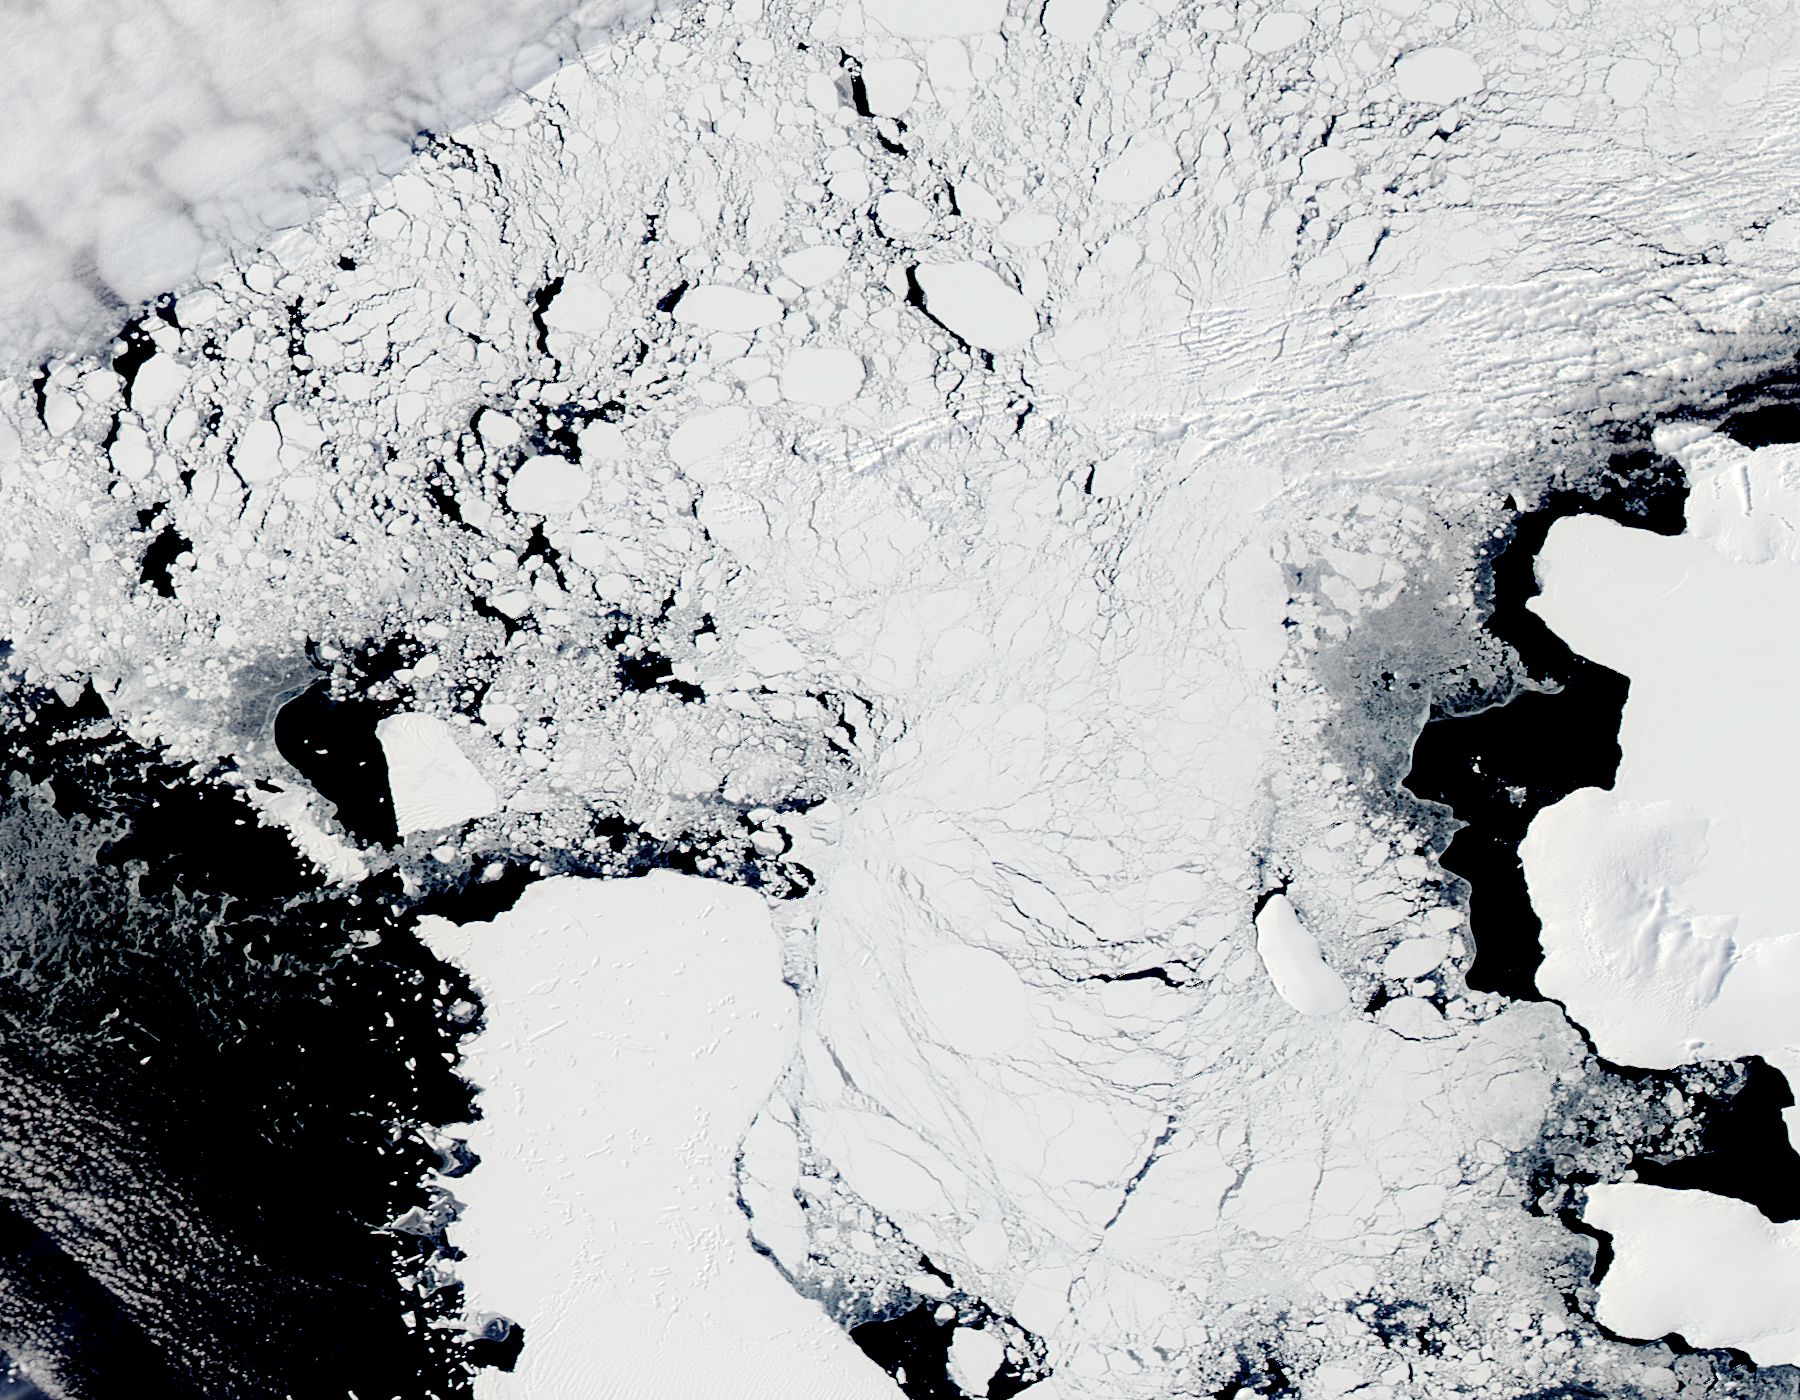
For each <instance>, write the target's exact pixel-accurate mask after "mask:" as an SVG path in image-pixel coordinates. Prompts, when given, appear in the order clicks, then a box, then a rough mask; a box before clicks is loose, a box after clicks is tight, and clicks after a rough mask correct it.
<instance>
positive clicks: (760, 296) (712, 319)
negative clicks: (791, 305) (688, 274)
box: [675, 285, 781, 334]
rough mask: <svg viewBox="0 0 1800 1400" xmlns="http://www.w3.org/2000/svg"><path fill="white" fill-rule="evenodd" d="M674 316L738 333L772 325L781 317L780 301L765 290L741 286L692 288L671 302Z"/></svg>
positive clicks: (706, 327) (707, 327) (705, 327)
mask: <svg viewBox="0 0 1800 1400" xmlns="http://www.w3.org/2000/svg"><path fill="white" fill-rule="evenodd" d="M675 319H676V320H677V321H679V322H681V323H682V325H684V326H698V327H700V328H701V329H702V330H708V331H735V332H738V333H740V334H741V333H744V332H748V331H754V330H761V329H762V328H763V327H764V326H772V325H774V324H775V323H776V322H777V321H779V320H780V319H781V303H780V302H779V301H777V300H776V299H775V298H774V297H772V296H770V295H769V294H768V293H767V292H747V291H745V290H744V289H743V288H742V287H720V286H711V285H709V286H704V287H694V288H691V289H690V290H688V291H686V292H683V293H682V296H681V300H680V301H678V302H676V303H675Z"/></svg>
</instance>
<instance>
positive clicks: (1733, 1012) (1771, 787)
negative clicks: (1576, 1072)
mask: <svg viewBox="0 0 1800 1400" xmlns="http://www.w3.org/2000/svg"><path fill="white" fill-rule="evenodd" d="M1679 457H1680V460H1681V462H1682V465H1683V466H1684V467H1685V468H1686V469H1687V472H1688V474H1689V478H1690V480H1691V483H1692V489H1693V494H1692V496H1691V497H1690V499H1689V503H1688V527H1687V530H1686V531H1685V533H1683V534H1681V535H1679V536H1675V537H1672V538H1670V537H1663V536H1659V535H1654V534H1651V533H1649V532H1647V531H1643V530H1633V529H1629V528H1626V527H1624V526H1621V525H1617V524H1614V523H1612V522H1611V521H1607V520H1601V519H1599V518H1597V517H1594V516H1576V517H1572V518H1570V519H1566V520H1563V521H1559V522H1558V523H1557V525H1556V526H1555V527H1554V528H1553V529H1552V530H1551V532H1550V537H1549V539H1548V540H1547V541H1546V543H1545V545H1544V548H1543V551H1542V552H1541V554H1540V555H1539V557H1538V565H1537V568H1538V577H1539V579H1540V580H1541V582H1542V585H1543V592H1542V594H1541V596H1540V597H1538V598H1537V599H1536V600H1534V601H1533V603H1532V607H1533V608H1534V610H1535V611H1537V612H1538V613H1539V614H1540V615H1541V616H1542V617H1543V618H1544V620H1545V621H1546V622H1547V623H1548V624H1549V625H1550V626H1551V627H1552V628H1553V629H1554V630H1555V631H1556V633H1557V634H1558V635H1559V636H1560V637H1562V638H1563V639H1564V640H1565V641H1566V642H1568V643H1569V645H1570V646H1572V647H1573V648H1575V650H1576V651H1578V652H1580V653H1581V654H1582V655H1584V656H1587V657H1590V658H1592V659H1593V660H1595V661H1599V662H1601V663H1602V664H1604V665H1607V666H1610V667H1612V668H1614V669H1615V670H1618V671H1621V672H1623V673H1624V674H1625V675H1626V676H1628V677H1629V678H1630V681H1631V692H1630V697H1629V699H1628V700H1627V702H1626V705H1625V713H1624V717H1623V720H1622V722H1621V725H1620V733H1619V741H1620V746H1621V748H1622V750H1623V753H1624V757H1623V761H1622V762H1621V764H1620V766H1619V775H1618V780H1617V783H1616V785H1615V786H1614V787H1613V789H1612V790H1611V791H1601V790H1599V789H1595V788H1584V789H1582V790H1580V791H1577V792H1575V793H1572V794H1570V795H1569V796H1568V797H1567V798H1565V799H1564V800H1563V801H1561V802H1559V803H1557V804H1555V805H1554V806H1552V807H1549V808H1547V809H1545V810H1544V811H1543V812H1542V813H1540V814H1539V816H1538V817H1537V819H1536V820H1535V821H1534V822H1533V823H1532V825H1531V829H1530V832H1529V833H1528V835H1527V836H1526V839H1525V841H1524V842H1523V844H1522V845H1521V847H1520V857H1521V860H1522V861H1523V863H1524V867H1525V874H1526V878H1527V881H1528V883H1529V885H1530V890H1531V901H1532V905H1533V907H1534V908H1535V909H1536V910H1537V912H1538V914H1539V916H1540V917H1541V918H1542V920H1543V924H1544V932H1543V944H1544V963H1543V966H1542V968H1541V969H1540V970H1539V972H1538V978H1537V982H1538V986H1539V988H1540V989H1541V990H1542V991H1543V992H1544V993H1545V994H1546V995H1547V996H1550V997H1554V998H1556V999H1557V1000H1558V1001H1560V1002H1562V1003H1563V1005H1564V1006H1566V1007H1567V1008H1568V1010H1569V1014H1570V1015H1571V1016H1573V1017H1574V1019H1575V1020H1576V1021H1578V1022H1579V1023H1580V1024H1581V1025H1583V1026H1585V1027H1586V1028H1587V1030H1588V1032H1589V1033H1590V1034H1591V1035H1592V1036H1593V1038H1594V1043H1595V1045H1596V1046H1597V1047H1598V1049H1599V1050H1600V1052H1601V1053H1602V1054H1603V1055H1605V1056H1607V1057H1608V1058H1610V1059H1613V1060H1617V1061H1621V1062H1623V1063H1626V1064H1632V1065H1640V1066H1644V1067H1648V1068H1669V1067H1672V1066H1675V1065H1679V1064H1686V1063H1690V1062H1692V1061H1696V1060H1701V1059H1733V1058H1736V1057H1738V1056H1742V1055H1761V1056H1763V1057H1764V1058H1765V1059H1767V1060H1768V1061H1769V1062H1770V1063H1771V1064H1773V1065H1774V1066H1776V1067H1777V1068H1778V1069H1780V1070H1781V1071H1782V1072H1783V1073H1784V1074H1785V1075H1787V1077H1788V1080H1789V1082H1790V1083H1795V1082H1800V1035H1796V1031H1795V1025H1796V1023H1795V1020H1794V1015H1793V1004H1794V997H1795V995H1796V992H1800V918H1797V916H1796V913H1795V910H1794V907H1793V902H1792V898H1791V894H1790V893H1789V886H1790V881H1789V874H1790V871H1791V868H1792V860H1793V854H1792V845H1793V827H1792V810H1793V806H1792V803H1793V797H1792V795H1793V792H1794V790H1795V786H1796V782H1797V781H1800V731H1797V730H1796V729H1795V726H1794V722H1793V696H1794V693H1795V688H1796V685H1797V684H1800V648H1796V647H1795V645H1794V643H1793V639H1792V637H1791V635H1789V634H1788V632H1787V631H1786V630H1785V625H1784V621H1783V620H1784V619H1788V618H1792V617H1794V616H1796V615H1800V534H1797V533H1796V530H1795V526H1794V524H1793V522H1795V521H1797V520H1800V449H1797V448H1795V447H1792V446H1776V447H1768V448H1763V449H1761V450H1758V451H1751V450H1749V449H1747V448H1744V447H1741V446H1739V445H1738V444H1736V443H1734V442H1732V441H1730V440H1729V439H1727V438H1724V437H1721V436H1716V435H1707V436H1705V437H1703V438H1701V439H1699V440H1698V441H1694V442H1691V443H1689V444H1687V445H1686V446H1685V447H1682V448H1680V449H1679ZM1787 1121H1788V1131H1789V1135H1790V1137H1794V1136H1795V1135H1796V1133H1795V1130H1796V1127H1797V1126H1800V1125H1797V1123H1796V1118H1795V1112H1794V1110H1793V1109H1789V1110H1787ZM1621 1189H1622V1188H1621ZM1634 1190H1639V1191H1640V1193H1639V1194H1629V1195H1627V1196H1617V1195H1616V1193H1615V1196H1614V1197H1605V1198H1602V1197H1596V1199H1597V1200H1610V1201H1611V1202H1612V1204H1610V1205H1604V1206H1600V1207H1597V1209H1598V1211H1599V1214H1593V1213H1590V1215H1589V1219H1590V1220H1591V1221H1592V1222H1593V1223H1595V1224H1597V1225H1600V1226H1601V1228H1603V1229H1610V1228H1611V1227H1610V1226H1607V1225H1605V1224H1603V1223H1602V1219H1601V1217H1602V1216H1604V1217H1605V1218H1607V1219H1614V1220H1624V1221H1626V1222H1627V1223H1628V1224H1629V1225H1630V1227H1631V1228H1629V1229H1627V1230H1626V1231H1625V1233H1624V1235H1623V1236H1622V1237H1621V1239H1620V1240H1619V1241H1618V1252H1619V1263H1618V1264H1617V1265H1615V1267H1614V1269H1613V1270H1612V1271H1611V1272H1610V1273H1609V1274H1608V1275H1607V1277H1606V1279H1605V1280H1604V1281H1603V1282H1602V1286H1601V1296H1602V1300H1603V1316H1605V1315H1606V1313H1605V1310H1606V1309H1612V1310H1614V1312H1615V1313H1616V1314H1617V1315H1618V1316H1619V1317H1620V1318H1621V1319H1623V1318H1627V1317H1629V1318H1634V1319H1637V1320H1638V1324H1641V1325H1638V1324H1633V1325H1628V1324H1627V1323H1626V1322H1624V1321H1620V1322H1619V1323H1617V1324H1616V1325H1618V1326H1620V1327H1621V1329H1622V1330H1627V1331H1632V1332H1634V1333H1639V1334H1641V1335H1647V1336H1654V1335H1659V1334H1660V1333H1661V1332H1664V1331H1668V1330H1671V1329H1673V1330H1678V1331H1680V1332H1681V1333H1682V1334H1683V1335H1684V1336H1687V1337H1689V1339H1690V1340H1695V1341H1697V1340H1699V1337H1698V1336H1697V1335H1696V1333H1695V1330H1693V1329H1698V1332H1699V1333H1703V1334H1705V1335H1706V1336H1708V1337H1709V1338H1710V1339H1711V1340H1710V1342H1709V1343H1708V1344H1718V1345H1732V1346H1739V1347H1742V1348H1744V1349H1745V1350H1746V1351H1749V1352H1750V1353H1751V1355H1753V1356H1754V1357H1756V1359H1757V1360H1758V1361H1761V1362H1770V1363H1773V1362H1778V1361H1785V1360H1794V1359H1796V1358H1797V1354H1796V1352H1795V1347H1794V1340H1793V1339H1794V1338H1796V1337H1800V1304H1796V1303H1795V1301H1794V1299H1795V1297H1796V1294H1795V1291H1794V1290H1793V1288H1792V1287H1791V1286H1789V1282H1790V1279H1791V1272H1792V1269H1793V1267H1794V1266H1793V1265H1792V1264H1791V1263H1783V1262H1781V1261H1783V1260H1784V1259H1786V1258H1787V1252H1788V1251H1789V1250H1790V1248H1791V1245H1790V1243H1789V1241H1788V1237H1787V1235H1786V1234H1785V1233H1784V1234H1782V1235H1781V1236H1780V1241H1781V1247H1780V1248H1779V1249H1778V1248H1776V1247H1775V1243H1774V1241H1775V1239H1776V1237H1775V1236H1774V1235H1770V1236H1769V1241H1770V1242H1769V1243H1768V1244H1767V1247H1763V1248H1758V1249H1755V1250H1740V1249H1739V1248H1738V1246H1737V1245H1736V1244H1734V1242H1733V1241H1734V1239H1735V1238H1736V1236H1737V1234H1741V1233H1742V1232H1741V1231H1732V1230H1720V1231H1714V1230H1713V1229H1712V1228H1711V1226H1710V1225H1709V1224H1707V1220H1710V1217H1707V1218H1706V1219H1701V1218H1700V1217H1699V1216H1696V1214H1695V1212H1702V1211H1712V1212H1714V1213H1715V1214H1716V1213H1718V1212H1722V1211H1723V1212H1728V1213H1731V1214H1733V1216H1734V1218H1735V1216H1736V1215H1739V1214H1744V1213H1747V1218H1748V1219H1749V1220H1750V1222H1751V1223H1752V1224H1762V1223H1763V1222H1762V1221H1761V1217H1760V1216H1758V1215H1757V1214H1756V1212H1755V1211H1754V1210H1753V1209H1752V1208H1750V1207H1748V1206H1742V1205H1739V1204H1738V1203H1736V1202H1725V1203H1724V1204H1722V1205H1706V1204H1704V1201H1705V1198H1704V1195H1703V1193H1693V1192H1669V1191H1660V1192H1655V1193H1649V1194H1643V1193H1642V1189H1638V1188H1634ZM1703 1225H1704V1226H1706V1228H1705V1229H1700V1226H1703ZM1690 1226H1693V1227H1694V1228H1695V1229H1696V1230H1698V1233H1694V1234H1692V1236H1691V1237H1690V1235H1689V1233H1688V1231H1689V1227H1690ZM1652 1239H1655V1240H1656V1241H1657V1243H1656V1244H1655V1248H1654V1252H1653V1257H1654V1259H1660V1260H1663V1261H1664V1262H1666V1263H1669V1264H1671V1265H1675V1264H1677V1263H1680V1260H1687V1262H1686V1263H1680V1267H1679V1269H1678V1271H1676V1272H1672V1273H1669V1274H1666V1275H1664V1276H1662V1277H1661V1281H1660V1282H1659V1283H1658V1284H1657V1285H1656V1287H1657V1289H1658V1292H1657V1293H1656V1307H1654V1308H1652V1307H1650V1306H1649V1305H1648V1304H1647V1303H1646V1302H1645V1297H1646V1294H1645V1288H1646V1286H1647V1285H1645V1283H1644V1282H1643V1280H1644V1278H1645V1277H1646V1276H1648V1274H1651V1273H1655V1272H1657V1271H1656V1270H1655V1269H1653V1268H1651V1266H1650V1265H1649V1264H1647V1263H1646V1261H1645V1258H1644V1257H1643V1256H1641V1254H1640V1251H1641V1250H1643V1249H1644V1248H1645V1247H1646V1242H1647V1241H1651V1240H1652ZM1677 1256H1680V1259H1679V1260H1678V1259H1677ZM1688 1256H1693V1258H1692V1259H1689V1258H1688ZM1702 1257H1704V1259H1705V1261H1706V1264H1705V1267H1704V1268H1702V1267H1701V1266H1700V1265H1699V1264H1698V1263H1695V1262H1694V1261H1695V1260H1699V1259H1701V1258H1702ZM1690 1264H1692V1267H1689V1265H1690ZM1765 1267H1766V1269H1767V1270H1768V1271H1771V1272H1764V1270H1765ZM1721 1270H1722V1271H1725V1272H1726V1273H1730V1274H1731V1275H1732V1276H1733V1277H1734V1278H1736V1279H1738V1283H1739V1286H1740V1287H1743V1288H1747V1289H1749V1290H1751V1291H1752V1292H1755V1293H1756V1294H1757V1295H1758V1296H1759V1297H1762V1298H1765V1299H1767V1300H1775V1299H1779V1300H1780V1302H1779V1304H1777V1303H1775V1302H1772V1301H1771V1302H1767V1303H1766V1304H1765V1309H1766V1307H1773V1306H1779V1307H1781V1308H1783V1309H1785V1310H1786V1311H1785V1314H1784V1317H1785V1321H1784V1322H1783V1323H1782V1325H1781V1326H1780V1327H1772V1326H1771V1325H1769V1324H1767V1322H1766V1321H1760V1320H1758V1318H1759V1317H1760V1314H1759V1313H1756V1312H1738V1311H1736V1310H1734V1309H1733V1308H1732V1307H1729V1306H1724V1305H1721V1303H1720V1302H1719V1300H1718V1299H1717V1298H1716V1297H1715V1296H1714V1291H1713V1287H1712V1285H1711V1284H1709V1283H1708V1281H1707V1279H1708V1277H1709V1271H1710V1272H1712V1273H1717V1272H1719V1271H1721ZM1650 1320H1656V1321H1657V1322H1658V1324H1659V1325H1657V1326H1655V1327H1653V1328H1650V1330H1648V1331H1645V1330H1644V1328H1646V1327H1649V1322H1650ZM1663 1322H1666V1325H1661V1323H1663ZM1771 1338H1779V1340H1777V1341H1771V1340H1770V1339H1771Z"/></svg>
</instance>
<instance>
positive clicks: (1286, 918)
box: [1256, 894, 1350, 1016]
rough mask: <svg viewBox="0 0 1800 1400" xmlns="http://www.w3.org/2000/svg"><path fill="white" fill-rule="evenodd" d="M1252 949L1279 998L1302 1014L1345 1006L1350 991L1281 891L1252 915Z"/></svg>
mask: <svg viewBox="0 0 1800 1400" xmlns="http://www.w3.org/2000/svg"><path fill="white" fill-rule="evenodd" d="M1256 951H1257V954H1258V956H1260V957H1261V958H1262V960H1263V966H1264V967H1265V968H1267V969H1268V972H1269V980H1270V981H1271V982H1273V983H1274V984H1275V990H1276V991H1277V992H1279V993H1281V999H1282V1000H1283V1001H1285V1002H1286V1003H1287V1004H1288V1005H1289V1006H1291V1007H1293V1008H1294V1010H1296V1011H1298V1012H1299V1013H1300V1014H1301V1015H1302V1016H1329V1015H1331V1014H1332V1013H1333V1012H1335V1011H1342V1010H1343V1009H1344V1007H1345V1006H1347V1005H1349V1002H1350V993H1349V990H1348V989H1347V988H1346V987H1345V986H1344V979H1343V978H1341V977H1339V976H1338V975H1337V973H1336V972H1335V971H1333V970H1332V968H1331V966H1330V965H1329V964H1328V963H1326V961H1325V959H1324V958H1323V957H1322V956H1321V955H1320V953H1319V944H1318V940H1317V939H1315V938H1314V937H1313V936H1312V934H1311V932H1310V931H1308V929H1307V927H1306V925H1305V924H1303V923H1301V922H1300V916H1299V915H1298V914H1297V913H1295V912H1294V906H1293V904H1292V903H1291V902H1290V901H1289V900H1288V897H1287V896H1286V895H1285V894H1278V895H1273V896H1271V897H1270V899H1269V901H1268V902H1267V903H1266V904H1264V905H1263V907H1262V909H1261V911H1260V912H1258V914H1257V916H1256Z"/></svg>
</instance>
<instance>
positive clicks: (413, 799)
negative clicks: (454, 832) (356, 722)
mask: <svg viewBox="0 0 1800 1400" xmlns="http://www.w3.org/2000/svg"><path fill="white" fill-rule="evenodd" d="M375 737H376V738H377V739H379V740H380V741H381V752H382V755H383V756H384V757H385V758H386V759H387V768H388V786H389V789H390V791H391V792H392V793H393V796H394V816H395V818H396V820H397V821H398V823H399V827H400V834H401V835H402V836H410V835H411V834H412V833H413V832H415V831H435V830H437V829H439V828H440V827H446V826H459V825H461V824H462V823H463V822H466V821H473V820H474V819H475V818H476V817H485V816H489V815H491V814H493V813H494V812H496V811H498V810H499V808H500V802H499V799H498V798H497V797H495V795H494V790H493V788H492V787H490V786H488V781H487V779H486V778H483V777H482V776H481V774H480V773H478V772H477V771H476V769H475V765H474V764H473V763H470V762H469V760H468V758H467V757H465V756H464V754H463V751H462V750H461V749H460V748H458V747H457V746H456V740H455V739H454V738H453V737H452V736H451V733H450V726H449V725H447V724H445V723H444V722H443V720H441V719H438V718H437V717H436V716H435V715H389V716H388V717H387V718H386V719H384V720H382V721H381V723H379V724H377V725H376V726H375Z"/></svg>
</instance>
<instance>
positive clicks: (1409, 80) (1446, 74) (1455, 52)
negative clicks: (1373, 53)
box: [1394, 44, 1483, 106]
mask: <svg viewBox="0 0 1800 1400" xmlns="http://www.w3.org/2000/svg"><path fill="white" fill-rule="evenodd" d="M1394 83H1395V85H1396V86H1397V87H1398V88H1399V89H1400V95H1401V96H1402V97H1404V98H1405V99H1406V100H1407V101H1408V102H1429V103H1432V104H1434V105H1437V106H1442V105H1443V104H1444V103H1447V102H1455V101H1456V100H1457V99H1459V98H1463V97H1472V96H1473V95H1474V94H1476V93H1478V92H1480V91H1481V88H1482V83H1483V79H1482V76H1481V70H1480V69H1479V68H1477V67H1476V66H1475V60H1474V59H1472V58H1470V57H1469V56H1468V55H1467V54H1466V53H1464V52H1463V51H1462V50H1461V49H1450V48H1445V47H1443V46H1442V45H1435V44H1434V45H1432V46H1430V47H1429V48H1423V49H1414V50H1413V51H1412V52H1411V53H1409V54H1405V55H1403V56H1402V57H1401V58H1400V60H1399V62H1397V63H1396V64H1395V65H1394Z"/></svg>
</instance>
